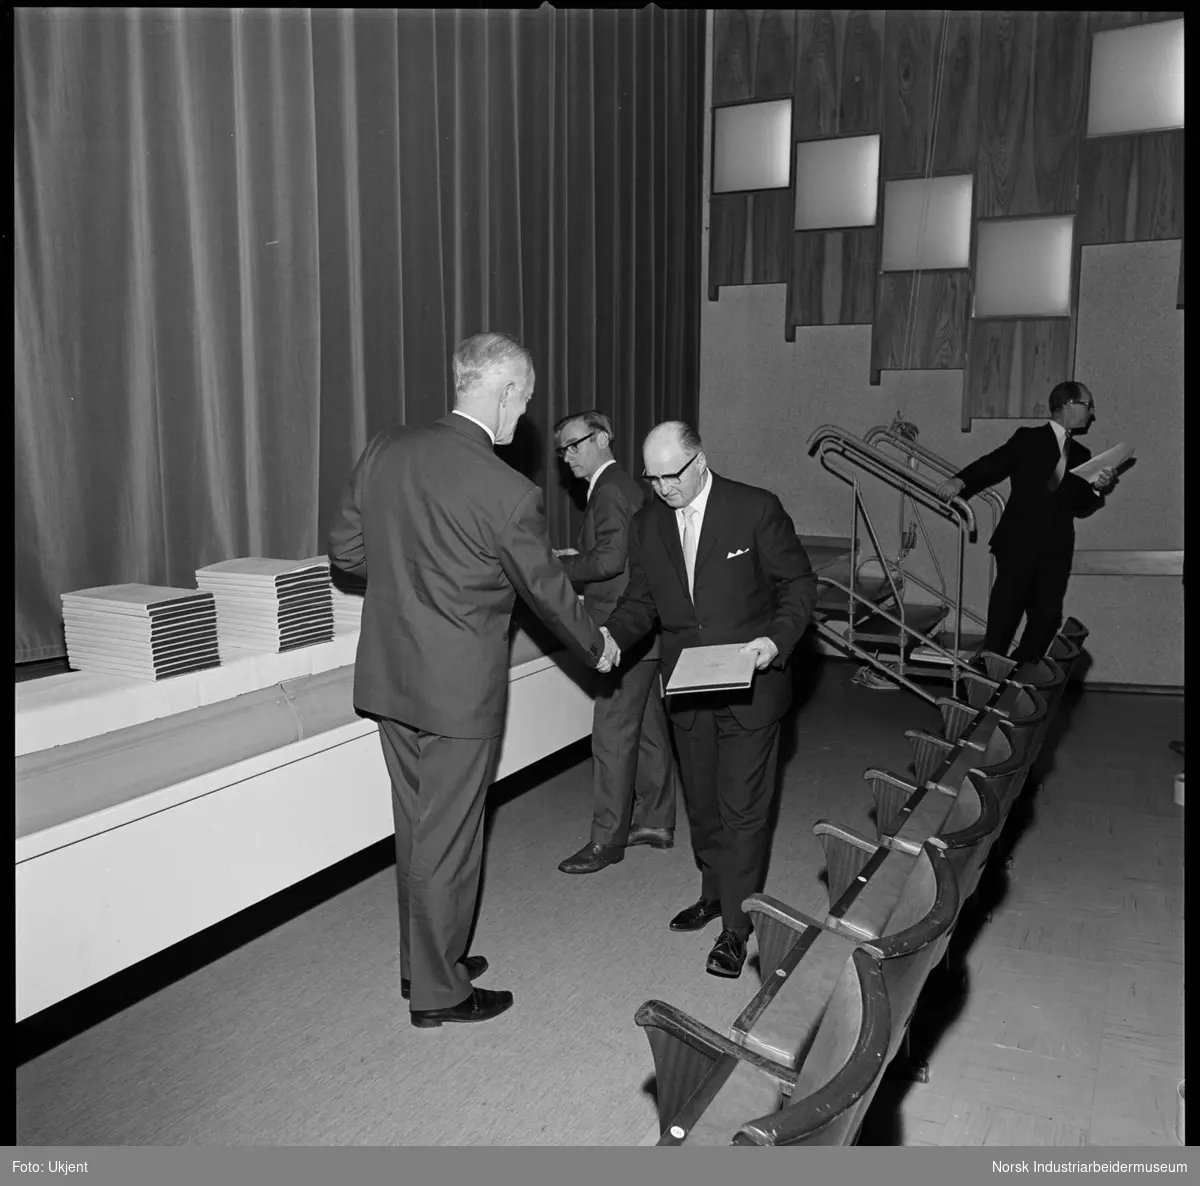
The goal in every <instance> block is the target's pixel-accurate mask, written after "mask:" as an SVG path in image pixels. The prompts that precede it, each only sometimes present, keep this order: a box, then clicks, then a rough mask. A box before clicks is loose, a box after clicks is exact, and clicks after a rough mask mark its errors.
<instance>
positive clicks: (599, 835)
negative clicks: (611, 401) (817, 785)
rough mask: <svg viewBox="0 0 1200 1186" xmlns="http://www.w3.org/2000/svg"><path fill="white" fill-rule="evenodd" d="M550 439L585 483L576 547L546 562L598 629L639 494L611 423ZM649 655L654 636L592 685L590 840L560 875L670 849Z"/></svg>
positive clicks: (654, 673) (622, 565)
mask: <svg viewBox="0 0 1200 1186" xmlns="http://www.w3.org/2000/svg"><path fill="white" fill-rule="evenodd" d="M554 436H555V443H556V445H557V447H558V448H557V452H558V456H559V457H560V458H561V459H562V460H563V461H564V462H565V463H566V464H567V466H568V468H569V469H570V471H571V473H572V475H573V476H574V477H576V478H578V479H579V480H580V481H583V482H587V484H588V497H587V510H586V512H585V513H584V516H583V525H582V527H581V528H580V532H579V547H578V549H576V548H564V549H562V550H561V551H556V552H555V555H556V556H558V558H559V559H560V561H561V562H562V566H563V568H564V569H565V570H566V573H567V576H568V577H570V579H571V582H572V583H573V584H574V585H575V587H576V588H577V589H581V590H582V592H583V605H584V608H585V609H586V610H587V612H588V616H589V617H590V618H591V619H592V621H593V622H595V623H596V625H597V626H602V625H604V623H605V622H606V621H607V620H608V616H609V614H611V613H612V611H613V608H614V607H615V606H616V604H617V601H618V599H619V598H620V596H621V594H622V593H623V592H624V591H625V586H626V585H627V584H628V583H629V564H628V554H629V524H630V521H631V520H632V519H633V516H634V514H635V513H636V512H637V511H638V510H639V508H640V507H641V506H642V504H643V503H644V502H645V501H646V494H645V490H644V489H643V487H642V486H641V485H640V484H639V483H638V482H637V480H636V479H634V478H632V477H630V475H629V474H627V473H626V472H625V471H624V470H622V469H621V468H620V467H619V466H618V465H617V462H616V458H615V457H614V456H613V451H612V445H613V427H612V421H611V420H609V418H608V417H607V416H605V415H604V414H603V413H602V412H597V411H594V410H593V411H589V412H580V413H576V414H574V415H571V416H566V417H564V418H563V419H562V420H560V421H559V422H558V424H557V425H555V428H554ZM658 656H659V639H658V635H657V633H653V634H651V635H649V636H647V637H646V638H645V639H643V640H642V642H641V643H639V644H638V645H637V646H636V647H635V648H634V649H633V650H632V651H627V652H624V653H623V654H622V655H621V662H620V666H619V667H617V668H614V670H612V671H611V672H609V674H608V675H602V676H600V677H599V679H598V680H597V681H596V699H595V709H594V714H593V718H592V788H593V789H592V804H593V806H592V833H591V839H590V840H589V841H588V843H587V844H585V845H584V846H583V847H582V848H581V849H580V850H579V851H578V852H576V853H573V854H572V855H571V856H569V857H567V858H566V860H564V861H563V862H562V863H561V864H560V865H559V866H558V867H559V869H561V870H562V872H564V873H596V872H598V871H599V870H601V869H604V868H606V867H607V866H609V865H614V864H616V863H617V862H618V861H623V860H624V859H625V849H626V848H631V847H633V846H634V845H638V844H647V845H649V846H650V847H652V848H670V847H672V845H673V844H674V843H675V801H676V797H677V787H678V785H679V779H678V774H677V772H676V769H675V759H674V757H673V756H672V753H671V738H670V735H669V733H668V731H667V714H666V712H665V711H664V709H663V703H662V697H661V693H660V690H659V688H658V682H659V680H658V671H659V662H658Z"/></svg>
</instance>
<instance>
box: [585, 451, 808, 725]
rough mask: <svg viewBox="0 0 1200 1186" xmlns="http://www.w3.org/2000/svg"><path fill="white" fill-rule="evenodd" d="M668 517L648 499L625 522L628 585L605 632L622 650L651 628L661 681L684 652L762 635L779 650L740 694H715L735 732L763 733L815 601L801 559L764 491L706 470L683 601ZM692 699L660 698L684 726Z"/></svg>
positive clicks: (776, 710)
mask: <svg viewBox="0 0 1200 1186" xmlns="http://www.w3.org/2000/svg"><path fill="white" fill-rule="evenodd" d="M675 514H676V513H675V511H674V510H673V509H672V508H671V507H669V506H667V505H666V504H665V503H664V502H663V501H662V500H661V499H659V498H651V499H648V500H647V501H646V503H645V505H644V506H643V507H642V509H641V510H640V511H638V513H637V514H636V515H635V516H634V518H633V522H632V524H631V526H630V533H629V585H628V586H627V588H626V589H625V592H624V594H623V595H622V597H621V600H620V602H618V604H617V607H616V609H615V610H614V611H613V613H612V615H611V616H610V617H609V619H608V622H607V625H608V629H609V631H610V632H611V634H612V636H613V638H614V639H615V640H616V642H617V645H618V646H619V647H620V648H621V650H622V652H624V650H625V648H626V647H627V646H630V645H632V644H633V643H635V642H636V641H637V640H638V639H639V638H641V637H642V636H643V635H645V634H646V633H648V632H649V631H650V630H651V629H653V628H654V626H655V625H660V626H661V629H662V664H663V681H664V684H665V682H666V681H667V680H668V679H669V678H670V675H671V672H673V671H674V670H675V664H676V663H677V662H678V661H679V655H680V652H681V651H682V650H683V649H684V648H685V647H690V646H712V645H717V644H720V643H733V642H738V643H746V642H749V641H750V640H751V639H754V638H760V637H763V636H765V637H767V638H770V639H771V640H772V642H774V643H775V646H776V647H777V648H778V650H779V654H778V655H777V656H776V657H775V659H774V660H773V661H772V662H771V664H770V666H769V667H768V668H767V669H766V670H764V671H760V672H758V673H757V674H756V675H755V677H754V683H753V685H752V686H751V688H750V689H749V691H748V692H733V693H721V694H720V700H721V702H722V703H727V704H728V705H729V707H730V709H732V711H733V713H734V715H735V716H736V717H737V719H738V721H739V722H740V723H741V725H742V726H743V727H744V728H747V729H759V728H763V727H764V726H766V725H769V724H771V723H772V722H773V721H777V720H778V719H779V718H780V717H781V716H783V714H784V713H785V712H786V711H787V709H788V706H789V705H790V704H791V699H792V681H791V675H790V673H789V672H788V671H787V670H786V668H787V663H788V659H789V658H790V657H791V654H792V650H793V649H794V648H795V646H796V644H797V643H798V642H799V641H800V638H801V637H802V636H803V634H804V632H805V630H807V629H808V624H809V621H810V620H811V618H812V611H813V607H814V605H815V604H816V600H817V579H816V577H815V576H814V575H813V570H812V565H811V564H810V563H809V560H808V554H807V553H806V552H805V550H804V547H803V545H801V543H800V540H799V539H798V538H797V537H796V529H795V527H794V526H793V525H792V521H791V519H790V518H789V517H788V514H787V512H786V511H785V510H784V509H783V506H782V504H781V503H780V501H779V499H778V498H776V497H775V495H774V494H772V493H771V492H770V491H769V490H760V489H758V488H757V487H756V486H746V485H743V484H742V483H741V482H732V481H729V480H728V479H727V478H722V477H720V476H718V475H717V474H713V475H712V488H711V489H710V490H709V494H708V505H707V506H706V508H705V511H704V523H703V526H702V527H701V529H700V539H699V541H698V542H697V547H696V570H695V584H694V600H693V597H689V596H688V587H687V570H686V569H685V567H684V563H683V547H682V545H681V544H680V542H679V528H678V526H677V521H676V517H675ZM699 699H700V698H698V697H694V696H684V697H679V696H668V697H667V709H668V711H669V712H670V713H671V714H672V716H674V717H675V718H676V719H677V720H679V722H680V723H681V724H683V725H684V726H685V727H686V726H688V725H690V724H691V720H692V718H693V717H694V716H695V709H696V706H697V703H698V702H699ZM703 700H704V702H706V703H713V702H714V701H713V699H712V697H709V696H705V697H704V698H703Z"/></svg>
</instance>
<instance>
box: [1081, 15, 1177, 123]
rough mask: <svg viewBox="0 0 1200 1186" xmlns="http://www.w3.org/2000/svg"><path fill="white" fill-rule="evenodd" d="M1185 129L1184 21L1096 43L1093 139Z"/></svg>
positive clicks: (1120, 32) (1109, 35) (1118, 32)
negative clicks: (1128, 133) (1130, 133)
mask: <svg viewBox="0 0 1200 1186" xmlns="http://www.w3.org/2000/svg"><path fill="white" fill-rule="evenodd" d="M1182 127H1183V21H1158V22H1155V23H1153V24H1148V25H1138V26H1136V27H1134V28H1130V29H1112V30H1110V31H1108V32H1105V33H1097V34H1096V35H1095V36H1094V37H1093V38H1092V74H1091V85H1090V87H1089V91H1088V123H1087V134H1088V135H1089V136H1112V135H1117V134H1120V133H1123V132H1156V131H1161V130H1163V129H1165V128H1182Z"/></svg>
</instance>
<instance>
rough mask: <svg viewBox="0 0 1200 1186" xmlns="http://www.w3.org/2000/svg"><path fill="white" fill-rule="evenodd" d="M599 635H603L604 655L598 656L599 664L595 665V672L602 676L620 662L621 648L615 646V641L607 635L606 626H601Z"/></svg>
mask: <svg viewBox="0 0 1200 1186" xmlns="http://www.w3.org/2000/svg"><path fill="white" fill-rule="evenodd" d="M600 633H601V634H603V635H604V654H603V655H601V656H600V662H599V663H597V664H596V670H597V671H599V672H601V673H602V674H607V673H608V672H610V671H612V669H613V668H614V667H616V666H617V665H618V664H619V663H620V662H621V648H620V647H619V646H617V643H616V640H615V639H614V638H613V636H612V635H611V634H609V632H608V627H607V626H601V627H600Z"/></svg>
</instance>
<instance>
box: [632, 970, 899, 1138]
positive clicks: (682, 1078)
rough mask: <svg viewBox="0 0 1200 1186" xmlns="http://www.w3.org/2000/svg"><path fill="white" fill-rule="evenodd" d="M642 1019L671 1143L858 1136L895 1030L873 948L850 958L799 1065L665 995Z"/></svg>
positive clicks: (642, 1011) (638, 1016) (645, 1010)
mask: <svg viewBox="0 0 1200 1186" xmlns="http://www.w3.org/2000/svg"><path fill="white" fill-rule="evenodd" d="M634 1020H635V1022H636V1023H637V1024H638V1025H639V1026H641V1027H642V1028H643V1029H645V1030H646V1036H647V1038H648V1040H649V1042H650V1049H651V1052H652V1053H653V1056H654V1068H655V1079H656V1088H657V1102H658V1115H659V1130H660V1132H661V1133H662V1136H661V1138H660V1139H659V1142H658V1143H659V1144H660V1145H663V1146H673V1145H691V1146H705V1145H707V1146H723V1145H730V1144H737V1145H844V1144H852V1143H853V1140H854V1138H855V1137H856V1136H857V1133H858V1129H859V1127H860V1126H861V1123H862V1117H863V1115H864V1114H865V1112H866V1109H867V1107H868V1106H869V1104H870V1101H871V1098H872V1096H873V1094H874V1091H875V1088H876V1087H877V1086H878V1083H879V1079H880V1076H881V1075H882V1073H883V1069H884V1067H885V1065H886V1060H887V1052H888V1048H889V1042H890V1036H891V1026H890V1009H889V1005H888V996H887V988H886V986H885V983H884V978H883V973H882V971H881V968H880V965H879V962H878V961H877V960H876V959H874V958H873V957H872V956H871V955H869V954H868V953H867V952H865V951H853V952H851V954H850V957H849V958H848V959H847V960H845V961H844V963H843V965H842V968H841V972H840V974H839V976H838V980H837V983H836V985H835V988H834V991H833V994H832V996H831V998H830V1001H829V1006H828V1008H827V1009H826V1010H825V1011H824V1014H823V1015H822V1017H821V1022H820V1027H819V1029H818V1031H817V1034H816V1037H815V1039H814V1040H813V1042H812V1044H811V1046H810V1047H809V1049H808V1050H807V1051H806V1053H805V1056H804V1061H803V1064H802V1066H801V1068H800V1070H799V1071H798V1072H797V1071H792V1070H790V1069H789V1068H786V1067H783V1066H781V1065H778V1064H775V1063H772V1062H771V1061H770V1060H769V1059H765V1058H763V1057H761V1056H760V1055H758V1054H757V1053H756V1052H755V1051H753V1050H750V1049H747V1048H745V1047H741V1046H738V1045H736V1044H735V1043H733V1042H731V1041H730V1040H729V1039H728V1038H723V1037H722V1036H721V1035H720V1034H718V1033H716V1032H715V1031H714V1030H711V1029H709V1028H708V1027H707V1026H704V1025H702V1024H701V1023H700V1022H698V1021H696V1020H694V1019H693V1018H691V1017H689V1016H688V1015H687V1014H685V1013H683V1012H682V1011H680V1010H678V1009H675V1008H673V1007H672V1006H670V1005H666V1004H664V1003H663V1002H662V1001H647V1002H646V1003H645V1004H644V1005H642V1007H641V1008H640V1009H638V1011H637V1013H636V1015H635V1017H634Z"/></svg>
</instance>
